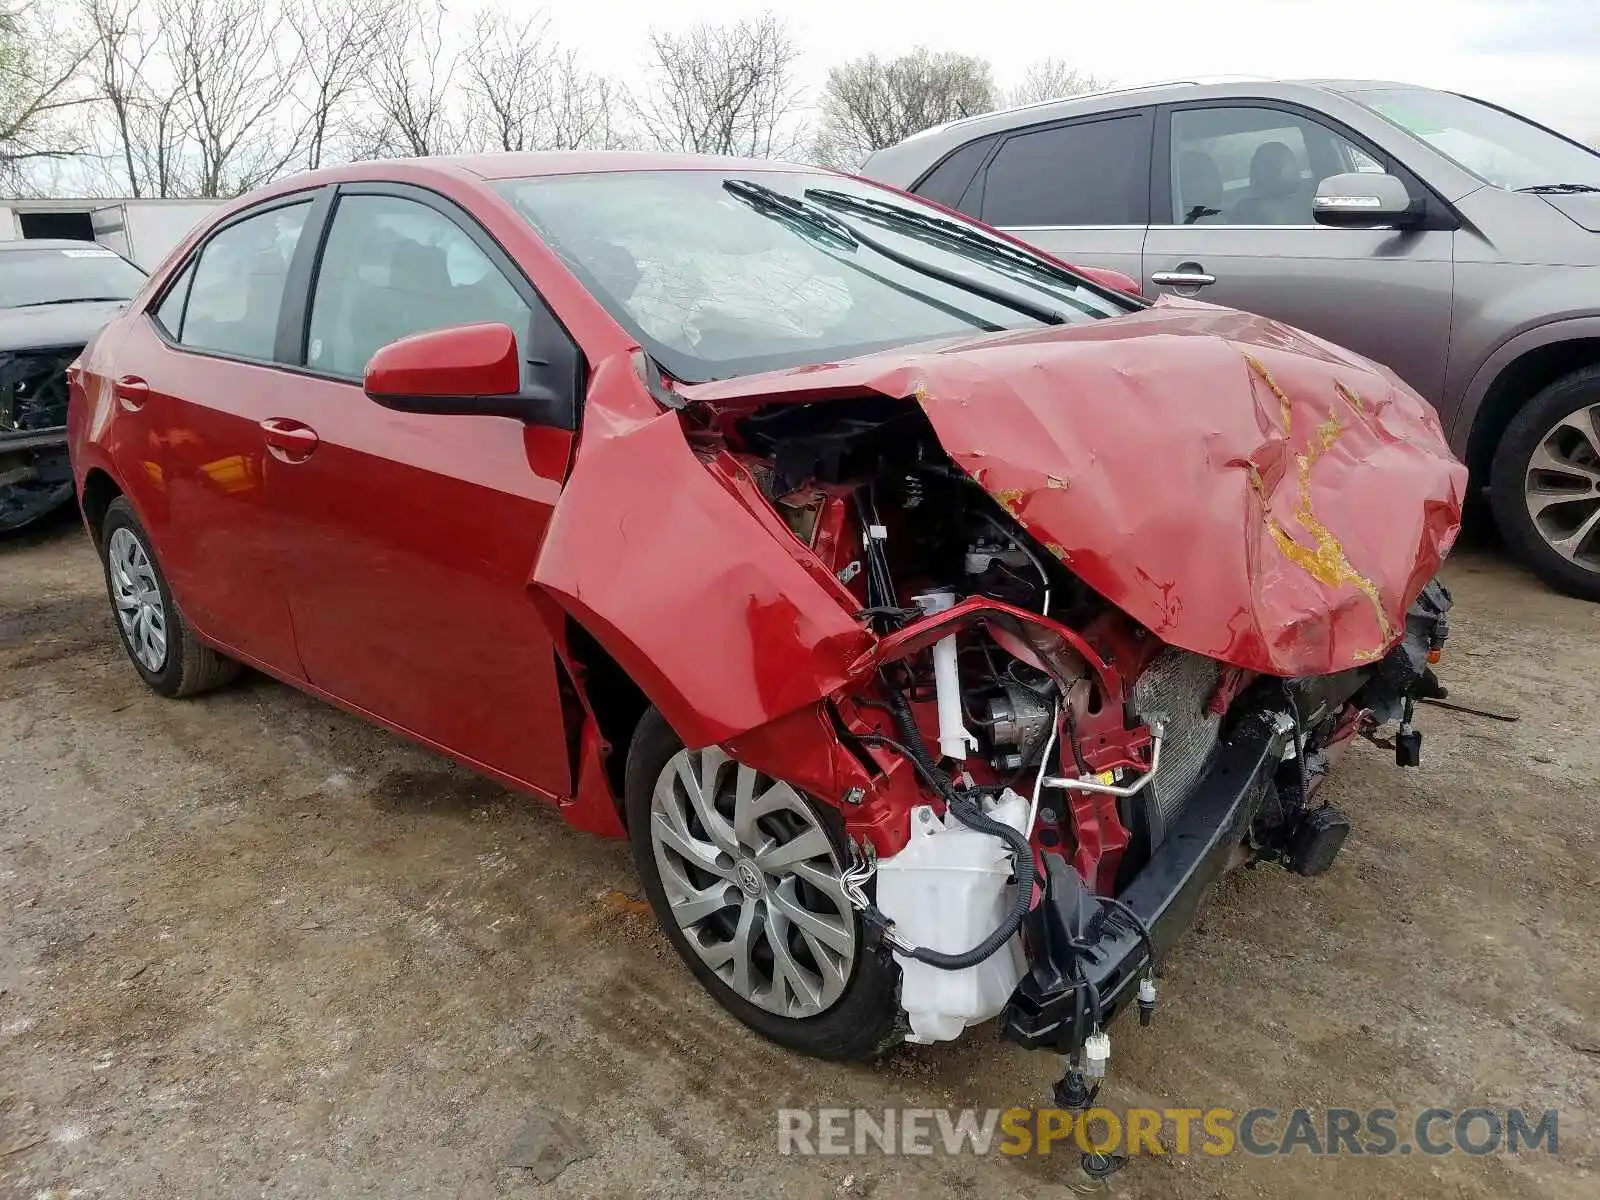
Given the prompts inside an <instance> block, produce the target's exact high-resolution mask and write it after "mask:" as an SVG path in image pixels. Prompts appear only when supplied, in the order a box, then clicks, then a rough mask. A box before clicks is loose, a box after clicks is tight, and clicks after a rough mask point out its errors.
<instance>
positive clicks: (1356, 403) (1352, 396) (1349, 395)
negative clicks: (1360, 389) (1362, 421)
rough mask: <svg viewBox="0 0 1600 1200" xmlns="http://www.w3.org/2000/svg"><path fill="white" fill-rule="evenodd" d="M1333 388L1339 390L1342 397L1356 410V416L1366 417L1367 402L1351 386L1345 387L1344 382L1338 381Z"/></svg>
mask: <svg viewBox="0 0 1600 1200" xmlns="http://www.w3.org/2000/svg"><path fill="white" fill-rule="evenodd" d="M1333 390H1334V391H1336V392H1338V393H1339V397H1340V399H1342V400H1343V401H1344V402H1345V403H1346V404H1348V405H1349V406H1350V407H1351V408H1352V409H1353V410H1354V411H1355V414H1356V416H1358V417H1364V416H1366V415H1367V402H1366V401H1365V400H1363V399H1362V398H1361V397H1360V396H1359V395H1357V394H1356V393H1355V392H1353V391H1351V390H1350V389H1349V388H1347V387H1345V385H1344V384H1342V383H1339V382H1337V381H1336V382H1335V383H1334V385H1333Z"/></svg>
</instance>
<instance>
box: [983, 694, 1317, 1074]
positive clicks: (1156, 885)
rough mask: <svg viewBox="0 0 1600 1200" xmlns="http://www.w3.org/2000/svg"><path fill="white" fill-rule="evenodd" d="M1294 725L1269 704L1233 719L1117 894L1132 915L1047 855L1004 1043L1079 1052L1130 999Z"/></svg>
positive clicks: (1244, 828)
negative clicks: (1172, 819)
mask: <svg viewBox="0 0 1600 1200" xmlns="http://www.w3.org/2000/svg"><path fill="white" fill-rule="evenodd" d="M1293 728H1294V726H1293V722H1292V721H1291V719H1290V718H1289V716H1288V715H1287V714H1286V713H1277V712H1271V711H1266V712H1260V713H1257V714H1254V715H1252V716H1251V717H1249V718H1248V719H1246V720H1243V721H1241V722H1239V724H1238V726H1237V727H1236V728H1235V730H1234V732H1233V736H1232V737H1231V738H1230V739H1229V741H1228V743H1227V744H1226V745H1225V746H1223V747H1221V748H1220V750H1219V753H1218V755H1217V759H1216V761H1215V762H1214V763H1213V765H1212V767H1211V770H1210V771H1209V772H1207V774H1206V777H1205V779H1204V780H1203V781H1202V782H1201V783H1200V785H1199V786H1198V787H1197V788H1196V789H1195V791H1194V793H1193V795H1191V796H1190V798H1189V801H1188V803H1187V805H1186V806H1185V807H1184V810H1183V813H1182V815H1181V816H1180V817H1179V818H1178V820H1177V822H1176V823H1175V824H1174V825H1173V826H1172V827H1171V828H1170V829H1169V830H1168V832H1167V837H1166V840H1165V841H1164V842H1163V843H1162V845H1161V848H1160V849H1159V850H1157V851H1156V853H1155V854H1154V855H1153V856H1152V857H1151V859H1150V861H1149V863H1147V864H1146V866H1145V868H1144V870H1142V871H1140V872H1139V874H1138V875H1137V876H1135V877H1134V879H1133V881H1132V882H1131V883H1130V884H1129V885H1128V886H1127V887H1126V888H1125V889H1124V890H1123V892H1122V895H1121V896H1120V897H1119V899H1120V900H1121V902H1122V904H1123V905H1125V906H1126V907H1127V908H1128V909H1130V910H1131V911H1132V913H1133V914H1134V915H1136V916H1137V917H1138V922H1136V921H1134V920H1132V919H1131V918H1130V917H1129V915H1128V914H1127V913H1125V912H1122V911H1120V910H1119V909H1118V908H1116V907H1114V906H1112V905H1110V904H1107V903H1106V902H1105V901H1103V900H1101V899H1100V898H1099V897H1097V896H1094V895H1092V894H1090V893H1089V892H1088V891H1087V890H1086V889H1085V888H1084V886H1083V883H1082V881H1081V880H1080V879H1079V877H1078V875H1077V873H1076V872H1075V871H1073V870H1072V868H1071V867H1070V866H1069V865H1068V864H1067V863H1066V862H1065V861H1064V860H1063V859H1062V858H1061V856H1060V855H1058V854H1054V853H1047V854H1046V855H1045V856H1044V857H1045V874H1046V878H1047V884H1046V890H1045V895H1044V899H1043V900H1042V902H1041V903H1040V904H1039V905H1038V907H1036V908H1035V909H1034V910H1033V912H1032V913H1031V914H1030V915H1029V923H1028V925H1027V936H1028V949H1029V957H1030V969H1029V972H1028V974H1027V975H1026V976H1024V977H1023V979H1022V982H1021V983H1019V984H1018V985H1017V988H1016V990H1015V991H1014V992H1012V994H1011V999H1010V1000H1009V1001H1008V1002H1007V1003H1006V1007H1005V1011H1004V1012H1003V1013H1002V1014H1001V1017H1000V1031H1001V1035H1002V1036H1003V1037H1004V1038H1006V1040H1008V1041H1012V1042H1016V1043H1018V1044H1019V1045H1022V1046H1027V1047H1029V1048H1030V1049H1036V1050H1052V1051H1055V1052H1057V1053H1060V1054H1075V1053H1076V1052H1077V1051H1078V1050H1079V1049H1080V1048H1081V1047H1082V1045H1083V1041H1084V1039H1085V1038H1086V1037H1088V1036H1089V1034H1090V1033H1092V1032H1093V1029H1094V1022H1095V1018H1096V1014H1097V1013H1098V1016H1099V1019H1100V1021H1101V1023H1102V1024H1103V1023H1104V1022H1105V1021H1107V1020H1109V1019H1110V1018H1111V1016H1112V1015H1113V1014H1114V1013H1115V1012H1116V1011H1117V1009H1119V1008H1120V1007H1121V1006H1122V1005H1124V1004H1126V1003H1128V1002H1129V1001H1131V1000H1132V999H1133V998H1134V996H1135V995H1136V993H1137V991H1138V982H1137V981H1138V978H1139V976H1140V974H1141V973H1142V972H1143V971H1144V969H1145V968H1146V967H1147V966H1149V965H1150V952H1151V949H1152V948H1153V949H1154V951H1155V952H1156V953H1157V954H1160V953H1161V952H1162V951H1164V950H1166V949H1167V947H1169V946H1171V945H1172V944H1173V943H1174V942H1176V941H1177V939H1178V938H1179V937H1180V936H1181V935H1182V933H1183V932H1184V930H1186V929H1187V928H1188V927H1189V925H1190V923H1191V922H1192V921H1193V919H1194V914H1195V910H1196V908H1197V907H1198V906H1199V903H1200V899H1201V897H1202V896H1203V895H1204V894H1205V893H1206V891H1207V890H1208V889H1209V888H1210V887H1211V885H1212V884H1214V883H1215V882H1216V881H1217V879H1218V878H1219V877H1220V876H1221V875H1222V874H1223V872H1224V871H1225V870H1226V869H1227V867H1228V863H1229V860H1230V859H1231V858H1232V856H1233V853H1234V851H1235V849H1236V848H1237V847H1238V846H1239V844H1240V843H1241V842H1242V841H1243V840H1244V837H1245V835H1246V833H1247V832H1248V831H1249V829H1250V824H1251V822H1252V821H1253V820H1254V819H1255V816H1256V812H1257V810H1259V809H1260V807H1261V804H1262V801H1263V800H1264V799H1265V797H1266V795H1267V790H1268V788H1269V787H1271V785H1272V778H1273V775H1274V774H1275V773H1276V772H1277V770H1278V766H1279V764H1280V763H1281V762H1282V760H1283V754H1284V751H1285V749H1286V748H1287V747H1288V745H1289V743H1290V740H1291V738H1292V736H1293ZM1139 922H1142V923H1143V929H1141V928H1140V926H1139ZM1146 933H1148V935H1149V940H1150V942H1152V943H1153V947H1152V946H1150V945H1147V943H1146V936H1145V935H1146Z"/></svg>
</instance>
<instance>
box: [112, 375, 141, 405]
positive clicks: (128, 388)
mask: <svg viewBox="0 0 1600 1200" xmlns="http://www.w3.org/2000/svg"><path fill="white" fill-rule="evenodd" d="M111 394H112V395H113V396H115V397H116V398H117V403H118V404H120V405H122V407H123V408H125V409H127V410H128V411H129V412H138V411H139V410H140V409H141V408H143V407H144V406H145V401H147V400H149V399H150V385H149V384H148V383H146V382H145V381H144V380H142V379H140V378H139V377H138V376H137V375H123V376H120V377H119V378H118V379H117V380H116V382H115V383H113V384H112V385H111Z"/></svg>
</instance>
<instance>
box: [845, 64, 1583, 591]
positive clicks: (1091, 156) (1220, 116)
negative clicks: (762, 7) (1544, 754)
mask: <svg viewBox="0 0 1600 1200" xmlns="http://www.w3.org/2000/svg"><path fill="white" fill-rule="evenodd" d="M863 173H864V174H865V175H867V176H869V177H870V178H873V179H876V180H879V181H882V182H885V183H889V184H893V185H894V186H896V187H900V188H904V189H906V190H908V191H913V192H917V193H919V194H921V195H923V196H926V197H928V198H929V199H932V200H936V201H939V202H941V203H943V204H946V205H949V206H950V207H952V208H957V209H960V210H961V211H963V212H965V213H968V214H969V215H971V216H974V217H977V218H979V219H980V220H983V221H985V222H987V223H988V224H990V225H996V226H999V227H1001V228H1003V229H1006V230H1009V231H1010V232H1012V233H1014V234H1015V235H1017V236H1018V237H1021V238H1023V239H1025V240H1027V241H1029V242H1032V243H1034V244H1035V245H1037V246H1040V247H1042V248H1043V249H1045V250H1048V251H1050V252H1052V253H1054V254H1056V255H1058V256H1059V257H1061V258H1065V259H1067V260H1069V261H1071V262H1074V263H1077V264H1080V265H1083V266H1094V267H1109V268H1112V269H1114V270H1117V271H1121V272H1122V273H1124V274H1126V275H1129V276H1132V277H1133V278H1135V279H1138V280H1140V281H1141V284H1142V287H1143V290H1144V291H1145V293H1146V294H1147V295H1150V294H1155V293H1157V292H1161V291H1170V292H1173V293H1176V294H1178V295H1182V296H1199V297H1201V298H1203V299H1206V300H1211V301H1215V302H1217V303H1220V304H1226V305H1230V306H1232V307H1235V308H1243V309H1249V310H1251V311H1254V312H1258V313H1262V314H1264V315H1266V316H1270V317H1276V318H1278V319H1280V320H1283V321H1286V322H1288V323H1289V324H1291V325H1297V326H1300V327H1301V328H1303V329H1306V330H1309V331H1310V332H1312V333H1316V334H1320V335H1321V336H1323V337H1326V338H1328V339H1329V340H1330V341H1334V342H1339V343H1341V344H1343V345H1345V346H1348V347H1350V348H1351V349H1353V350H1356V351H1358V352H1360V353H1362V354H1365V355H1366V356H1368V357H1369V358H1372V359H1375V360H1377V361H1378V362H1381V363H1384V364H1386V365H1387V366H1389V367H1390V368H1391V369H1393V370H1394V371H1395V372H1396V373H1397V374H1399V375H1400V376H1401V377H1402V378H1403V379H1405V380H1406V381H1407V382H1408V383H1410V384H1411V386H1412V387H1414V388H1416V389H1417V390H1418V391H1419V392H1421V393H1422V395H1424V396H1425V397H1427V398H1428V399H1429V400H1430V401H1431V402H1432V403H1433V405H1434V406H1435V407H1436V408H1437V409H1438V410H1439V415H1440V418H1441V419H1442V421H1443V423H1444V427H1445V429H1446V431H1447V433H1448V434H1449V436H1450V441H1451V445H1452V446H1453V447H1454V449H1455V451H1456V453H1457V454H1459V455H1460V456H1461V457H1462V458H1463V459H1464V460H1465V461H1466V463H1467V465H1468V466H1469V467H1470V468H1471V469H1472V477H1473V479H1474V481H1475V482H1476V483H1477V484H1478V485H1479V486H1480V487H1487V488H1488V490H1489V496H1490V500H1491V503H1492V506H1493V509H1494V514H1495V518H1496V521H1497V522H1498V524H1499V526H1500V528H1501V530H1502V532H1503V534H1504V537H1505V539H1506V541H1507V543H1508V544H1509V545H1510V547H1511V549H1512V550H1513V552H1514V553H1515V554H1516V555H1517V557H1518V558H1520V559H1521V560H1522V561H1523V562H1524V563H1526V564H1527V565H1528V566H1529V567H1530V568H1532V570H1533V571H1535V572H1536V573H1537V574H1538V575H1539V576H1540V577H1541V578H1543V579H1544V580H1546V581H1547V582H1549V583H1550V584H1552V585H1553V586H1555V587H1557V588H1560V589H1561V590H1563V591H1566V592H1570V593H1572V594H1574V595H1579V596H1584V597H1586V598H1588V599H1591V600H1600V154H1596V153H1595V152H1594V151H1593V150H1590V149H1588V148H1587V147H1585V146H1582V145H1580V144H1579V143H1577V142H1574V141H1572V140H1570V139H1568V138H1566V137H1563V136H1562V135H1560V134H1558V133H1556V132H1554V131H1552V130H1550V129H1546V128H1545V127H1544V126H1542V125H1537V124H1535V123H1533V122H1532V121H1529V120H1527V119H1526V118H1523V117H1520V116H1517V115H1516V114H1515V113H1512V112H1508V111H1506V110H1505V109H1502V108H1497V107H1495V106H1494V105H1491V104H1486V103H1484V102H1482V101H1479V100H1473V99H1470V98H1468V97H1466V96H1460V95H1456V94H1453V93H1449V92H1438V91H1432V90H1429V89H1426V88H1418V87H1409V86H1406V85H1404V84H1396V83H1362V82H1350V81H1314V82H1266V81H1251V82H1243V83H1241V82H1230V83H1206V84H1200V83H1176V84H1163V85H1159V86H1155V87H1148V88H1135V89H1131V90H1126V91H1119V92H1107V93H1102V94H1099V95H1095V96H1085V97H1079V98H1077V99H1073V100H1060V101H1052V102H1049V103H1046V104H1037V105H1030V106H1028V107H1025V108H1015V109H1009V110H1007V111H1003V112H996V113H988V114H985V115H983V116H980V117H973V118H969V119H966V120H962V121H957V122H954V123H952V124H949V125H943V126H940V127H938V128H935V129H930V130H927V131H925V132H923V133H919V134H917V135H915V136H913V137H911V138H908V139H907V140H906V141H904V142H901V143H900V144H899V145H897V146H892V147H890V148H889V149H887V150H880V151H878V152H877V153H876V154H874V155H873V156H872V157H871V158H870V159H868V160H867V163H866V165H865V167H864V168H863Z"/></svg>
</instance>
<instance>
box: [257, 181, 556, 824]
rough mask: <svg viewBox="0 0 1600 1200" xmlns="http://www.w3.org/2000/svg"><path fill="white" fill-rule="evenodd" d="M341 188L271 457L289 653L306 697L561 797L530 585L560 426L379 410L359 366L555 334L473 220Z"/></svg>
mask: <svg viewBox="0 0 1600 1200" xmlns="http://www.w3.org/2000/svg"><path fill="white" fill-rule="evenodd" d="M386 187H387V185H370V184H362V185H345V186H344V187H343V188H341V190H340V197H339V199H338V201H337V203H336V205H335V207H334V211H333V216H332V221H331V224H330V226H329V228H328V231H327V235H326V240H325V243H324V247H323V252H322V256H321V260H320V266H319V269H318V274H317V277H316V279H315V280H314V281H313V284H312V288H311V292H310V295H309V298H308V311H307V313H306V324H305V328H306V337H305V347H304V351H303V354H304V359H305V374H304V375H302V376H300V377H299V378H298V379H297V380H296V386H295V387H294V388H292V389H285V390H283V391H281V392H280V393H279V394H278V396H277V397H276V398H275V401H274V404H275V407H274V409H273V412H272V414H271V418H272V420H273V421H274V422H275V423H276V424H277V426H278V427H279V428H280V429H281V430H283V431H285V433H288V434H293V435H294V436H297V437H299V439H300V442H299V444H298V445H297V446H294V447H289V448H285V447H278V448H275V449H274V450H273V453H272V456H271V457H270V458H269V459H268V461H267V463H266V472H265V474H266V493H267V497H268V503H269V505H270V507H271V509H272V512H273V519H274V522H275V523H276V524H277V525H278V526H279V528H280V529H281V530H282V533H283V537H284V554H283V556H282V569H283V572H284V584H285V588H286V591H287V594H288V599H289V607H290V610H291V612H292V615H293V621H294V630H295V638H296V643H297V645H298V647H299V651H300V658H301V661H302V663H303V664H304V666H305V670H306V676H307V678H308V679H309V681H310V682H311V683H312V685H313V686H315V687H317V688H319V689H321V690H323V691H326V692H327V693H329V694H330V695H332V696H334V697H336V698H337V699H339V700H341V701H343V702H345V703H347V704H352V705H355V706H358V707H359V708H362V709H364V710H366V711H367V712H369V713H371V714H373V715H374V716H376V717H378V718H380V719H381V720H383V721H386V722H388V723H389V724H391V725H394V726H396V727H398V728H400V729H403V730H405V731H407V732H409V733H411V734H413V735H416V736H419V737H422V738H424V739H426V740H428V741H430V742H432V743H434V744H435V745H437V746H439V747H441V748H443V749H445V750H447V751H449V752H450V753H452V754H454V755H456V756H457V757H459V758H463V759H466V760H469V761H471V762H472V763H474V764H475V765H477V766H480V767H484V768H487V769H489V770H491V771H493V772H496V773H498V774H500V775H502V776H505V777H509V778H510V779H513V780H515V781H518V782H520V783H522V784H525V785H528V786H531V787H533V788H536V789H538V790H540V791H543V792H545V793H547V794H550V795H553V796H567V795H570V794H571V790H572V779H571V771H570V767H569V761H568V758H567V748H566V743H565V739H564V737H563V732H562V730H563V726H562V711H561V705H560V694H559V691H558V685H557V679H556V659H555V649H554V645H553V643H552V641H551V639H550V637H549V635H548V634H547V632H546V630H545V627H544V625H543V623H542V622H541V620H540V618H539V615H538V613H537V612H536V611H535V609H534V607H533V604H532V602H531V600H530V598H529V593H528V588H527V582H528V576H529V574H530V573H531V571H532V569H533V564H534V560H535V559H536V557H537V556H538V550H539V546H540V543H541V541H542V540H543V537H544V531H545V528H546V526H547V524H548V522H549V519H550V514H551V511H552V509H553V508H554V506H555V502H556V498H557V496H558V495H559V493H560V487H561V480H562V478H563V476H564V474H565V471H566V466H567V460H568V457H569V454H570V452H571V447H572V434H571V433H570V432H568V431H567V430H565V429H556V428H545V427H534V426H527V427H524V426H523V425H522V423H520V422H518V421H515V420H512V419H510V418H506V417H493V416H449V417H443V416H429V415H418V414H410V413H401V412H394V411H391V410H388V409H385V408H381V407H379V406H378V405H377V404H375V403H373V402H372V401H371V400H369V399H368V398H367V396H366V395H365V393H364V392H363V391H362V386H361V377H362V374H363V371H364V369H365V367H366V363H367V360H368V359H369V358H370V357H371V355H372V353H373V352H374V351H375V350H377V349H378V348H379V347H380V346H382V345H385V344H387V343H389V342H391V341H394V340H396V339H398V338H401V337H404V336H406V335H408V334H411V333H417V332H421V331H423V330H426V329H437V328H443V327H447V326H451V325H460V324H466V323H471V322H475V321H500V322H504V323H505V324H508V325H510V326H511V327H512V329H513V330H516V331H517V332H518V334H519V338H520V337H522V336H524V331H526V330H528V329H530V328H531V322H533V321H535V320H545V321H549V320H551V318H550V317H548V316H547V315H546V314H545V313H544V311H543V307H542V305H541V304H540V303H539V301H538V298H537V296H536V295H535V294H534V293H533V292H532V290H531V288H529V287H528V284H527V281H526V280H525V279H524V278H523V277H522V276H521V274H520V273H519V272H517V270H516V268H515V267H514V266H513V265H512V264H511V263H510V261H509V260H508V259H507V258H506V257H505V255H504V253H503V252H502V251H500V250H499V248H498V247H497V246H495V244H494V243H493V242H492V241H490V240H489V239H488V237H487V236H486V235H484V234H483V233H482V231H481V229H479V228H478V227H477V226H476V225H475V224H474V223H473V222H472V221H471V219H470V218H469V217H467V216H466V215H465V214H464V213H461V212H460V211H459V210H456V209H454V208H452V207H451V206H449V205H448V204H447V203H446V202H445V201H442V200H439V199H437V198H436V197H432V195H431V193H426V192H420V191H412V192H408V191H407V189H404V188H400V187H398V186H396V187H394V188H392V189H390V190H388V191H386V190H385V188H386Z"/></svg>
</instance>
